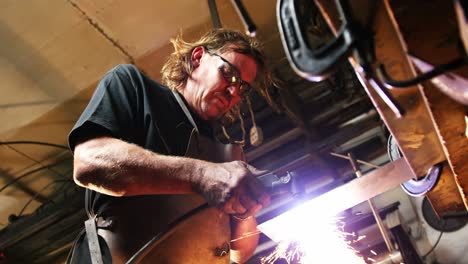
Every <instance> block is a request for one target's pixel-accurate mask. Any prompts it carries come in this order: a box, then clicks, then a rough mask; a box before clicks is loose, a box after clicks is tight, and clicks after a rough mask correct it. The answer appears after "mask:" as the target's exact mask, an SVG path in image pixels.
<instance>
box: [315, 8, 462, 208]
mask: <svg viewBox="0 0 468 264" xmlns="http://www.w3.org/2000/svg"><path fill="white" fill-rule="evenodd" d="M364 2H366V1H364V0H360V1H356V2H354V1H353V2H352V4H353V9H354V14H355V15H356V16H363V15H366V12H364V11H362V10H360V9H363V8H364V9H366V8H368V11H369V7H367V6H368V5H366V4H363V3H364ZM316 3H317V4H318V5H319V7H320V8H321V10H322V13H324V14H325V18H326V20H327V21H328V23H329V24H330V25H331V27H332V29H333V30H335V32H336V31H337V30H338V29H339V26H340V21H339V16H338V15H337V11H336V7H335V4H334V2H333V1H329V0H316ZM391 4H392V6H390V4H389V2H388V1H385V0H383V1H378V2H377V3H374V5H375V11H374V13H375V17H374V20H372V21H371V23H373V29H374V32H375V35H374V37H375V52H376V58H377V60H378V62H379V63H382V64H384V65H385V67H386V70H387V72H388V73H389V75H390V76H392V77H393V78H394V79H397V80H402V79H409V78H412V77H414V76H416V73H415V70H414V68H413V66H412V64H410V62H409V59H408V56H407V45H408V47H409V50H410V52H411V54H412V55H415V56H416V57H420V58H422V59H424V60H426V61H429V62H431V63H443V62H447V60H448V58H452V59H454V58H456V55H454V49H456V46H452V47H451V48H446V49H445V51H444V50H441V48H440V47H438V46H440V45H441V43H443V42H444V40H446V38H447V36H450V34H449V33H452V34H453V32H455V34H456V33H457V32H458V31H457V30H456V21H455V22H454V23H450V21H448V22H447V20H448V19H449V18H450V17H451V19H452V20H455V15H454V14H453V7H451V5H452V2H450V1H449V2H447V1H442V0H439V1H435V2H434V1H430V3H425V2H421V1H403V0H398V1H392V2H391ZM439 5H445V7H444V8H439V7H438V6H439ZM369 6H370V5H369ZM450 7H451V8H452V10H451V11H449V9H450ZM426 9H428V10H426ZM394 10H396V11H395V12H397V17H395V14H394ZM436 13H437V14H436ZM428 14H431V15H428ZM432 14H434V15H432ZM450 14H452V15H450ZM360 21H362V19H360ZM448 24H452V28H451V27H449V26H448ZM454 26H455V29H454V28H453V27H454ZM400 27H402V28H403V32H404V33H405V32H406V33H407V35H406V34H404V35H402V34H401V32H400ZM427 36H430V38H429V39H431V41H432V42H431V44H428V43H427V42H428V40H427V39H428V38H427ZM407 37H408V38H407ZM455 39H456V38H455ZM431 45H432V46H431ZM450 54H451V56H450ZM422 55H424V56H422ZM431 59H432V60H431ZM350 61H351V63H352V64H353V66H355V69H358V67H357V64H356V62H355V61H354V60H353V59H351V60H350ZM457 73H458V71H457ZM466 73H468V71H467V72H466ZM462 76H468V74H466V75H462ZM358 77H359V78H360V80H361V82H362V84H363V85H364V88H365V89H366V91H367V93H368V95H369V96H370V98H371V100H372V102H373V103H374V105H375V107H376V108H377V110H378V111H379V114H380V115H381V117H382V118H383V120H384V122H385V124H386V125H387V127H388V128H389V130H390V131H391V133H392V134H393V136H394V137H395V139H396V141H397V142H398V145H399V146H400V148H401V151H402V152H403V154H404V156H405V158H406V159H407V161H408V163H409V165H410V167H411V168H412V170H413V172H414V173H415V175H417V176H418V177H419V176H421V175H424V174H425V173H426V171H427V169H428V168H430V167H431V166H433V165H434V164H436V163H439V162H444V161H445V160H447V159H448V160H449V163H448V164H446V166H447V167H448V166H450V168H451V169H452V170H453V172H452V171H451V170H449V169H447V168H445V169H444V170H443V175H442V179H441V180H440V182H439V183H438V185H437V186H436V188H435V189H434V190H433V191H432V192H430V193H429V197H430V198H431V202H432V205H433V206H434V208H435V210H436V211H437V212H438V213H439V214H440V213H444V212H448V211H450V210H463V208H466V193H467V188H468V177H467V176H466V175H467V174H468V168H467V166H468V154H467V153H468V151H467V150H468V147H466V144H467V143H466V142H465V141H466V136H465V137H464V136H463V135H464V132H463V131H465V130H466V125H465V122H464V120H463V119H464V116H465V113H466V107H463V106H461V105H459V104H457V103H455V102H454V101H453V100H451V99H449V98H447V97H446V96H445V95H443V94H441V93H440V92H438V91H437V90H436V89H435V88H434V86H431V84H430V83H429V84H424V87H423V86H422V85H418V86H414V87H409V88H407V89H400V90H397V89H393V90H391V91H390V94H391V95H392V96H393V98H395V100H396V101H397V103H398V104H399V105H400V106H401V108H403V110H404V111H405V115H404V117H403V118H399V119H398V118H396V117H395V115H394V113H393V112H392V111H391V110H390V109H389V107H387V105H386V104H385V103H384V102H383V100H382V99H381V98H380V97H379V96H378V95H377V93H376V92H375V91H374V89H373V88H372V87H371V86H370V85H369V83H368V82H367V81H366V80H365V79H364V78H363V76H362V75H361V74H359V72H358ZM460 191H461V192H460ZM464 200H465V202H464Z"/></svg>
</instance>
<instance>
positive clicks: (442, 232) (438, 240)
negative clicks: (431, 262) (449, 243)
mask: <svg viewBox="0 0 468 264" xmlns="http://www.w3.org/2000/svg"><path fill="white" fill-rule="evenodd" d="M443 234H444V231H440V235H439V237H438V238H437V241H436V242H435V244H434V245H433V246H432V248H431V250H429V251H428V252H427V253H426V254H424V255H423V256H422V258H423V259H425V258H426V257H427V256H429V254H431V253H432V251H434V250H435V248H436V247H437V245H438V244H439V242H440V239H441V238H442V235H443Z"/></svg>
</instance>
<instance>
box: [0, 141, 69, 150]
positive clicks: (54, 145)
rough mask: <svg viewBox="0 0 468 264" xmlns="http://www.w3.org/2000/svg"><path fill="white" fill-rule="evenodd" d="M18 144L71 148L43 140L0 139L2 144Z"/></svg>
mask: <svg viewBox="0 0 468 264" xmlns="http://www.w3.org/2000/svg"><path fill="white" fill-rule="evenodd" d="M16 144H32V145H42V146H49V147H56V148H61V149H69V148H68V146H64V145H59V144H53V143H48V142H41V141H0V145H16Z"/></svg>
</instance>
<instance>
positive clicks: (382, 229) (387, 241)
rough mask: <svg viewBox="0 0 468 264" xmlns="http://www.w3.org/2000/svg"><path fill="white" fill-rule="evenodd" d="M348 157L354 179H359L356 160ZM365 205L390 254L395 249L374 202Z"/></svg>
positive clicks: (370, 200) (368, 201)
mask: <svg viewBox="0 0 468 264" xmlns="http://www.w3.org/2000/svg"><path fill="white" fill-rule="evenodd" d="M348 157H349V162H350V163H351V166H352V167H353V170H354V173H355V174H356V177H358V178H359V177H361V176H362V172H361V170H360V169H359V166H358V165H357V163H356V160H355V159H354V157H353V156H352V155H351V153H348ZM367 203H368V204H369V207H370V209H371V211H372V214H373V215H374V218H375V222H376V223H377V226H378V227H379V230H380V233H381V234H382V237H383V239H384V242H385V245H386V246H387V249H388V251H389V252H390V253H392V252H394V251H395V247H394V246H393V244H392V241H391V239H390V236H389V234H388V231H387V228H386V227H385V225H384V223H383V221H382V218H381V217H380V214H379V211H378V210H377V208H376V206H375V205H374V202H373V201H372V198H370V199H369V200H367Z"/></svg>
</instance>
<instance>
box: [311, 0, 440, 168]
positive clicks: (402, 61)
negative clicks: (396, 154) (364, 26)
mask: <svg viewBox="0 0 468 264" xmlns="http://www.w3.org/2000/svg"><path fill="white" fill-rule="evenodd" d="M331 2H332V1H325V0H323V1H320V0H319V1H317V3H318V4H319V5H320V6H321V9H322V10H323V11H324V12H325V14H336V11H335V10H334V8H335V7H334V6H333V5H332V4H331ZM358 2H360V1H358ZM353 4H354V2H353ZM359 6H361V8H366V7H365V6H366V5H364V4H361V5H359ZM373 6H375V10H374V12H375V16H374V19H373V20H372V21H371V23H373V29H374V32H375V35H374V38H375V52H376V57H377V59H378V61H379V62H381V63H383V64H384V65H385V66H386V68H387V70H388V72H389V73H390V75H391V76H394V77H395V78H397V79H406V78H411V77H414V76H415V73H414V69H413V68H412V67H411V65H410V64H409V61H408V58H407V56H406V51H405V47H404V45H403V43H402V41H401V36H400V34H399V31H398V28H397V25H396V23H395V21H394V18H393V16H392V13H391V10H390V9H389V6H388V3H386V1H378V2H377V3H374V5H373ZM355 9H356V10H358V9H359V8H357V7H356V8H355ZM354 14H355V15H359V14H364V15H366V14H365V12H362V11H360V12H359V11H355V12H354ZM366 16H367V15H366ZM338 18H339V17H338V16H336V15H334V17H328V18H327V20H328V21H329V22H330V23H331V26H332V28H333V29H334V30H335V31H337V30H338V29H339V26H340V25H339V23H340V22H339V21H338ZM351 62H352V63H353V64H354V65H353V66H355V68H356V69H357V68H358V66H357V65H356V63H355V61H354V60H351ZM357 74H358V78H359V79H360V80H361V83H362V84H363V86H364V88H365V90H366V92H367V93H368V95H369V96H370V98H371V100H372V102H373V103H374V105H375V107H376V108H377V110H378V111H379V114H380V116H381V117H382V118H383V120H384V121H385V123H386V125H387V127H388V129H389V130H390V131H391V133H392V134H393V135H394V137H395V139H396V141H397V142H398V145H399V146H400V149H401V151H402V152H403V154H404V157H405V158H406V159H407V161H408V163H409V164H410V167H411V169H412V170H413V172H414V174H415V175H416V176H422V175H425V174H426V172H427V170H428V169H429V168H430V167H431V166H433V165H434V164H437V163H439V162H442V161H444V160H445V156H444V153H443V151H442V146H441V144H440V142H439V139H438V137H437V133H436V130H435V128H434V125H433V123H432V120H431V116H430V113H429V112H428V110H427V108H426V106H425V104H424V100H423V97H422V94H421V92H420V88H419V87H417V86H414V87H411V88H408V89H404V90H391V91H390V94H391V95H392V96H393V98H395V100H396V101H397V102H398V104H399V105H400V106H401V108H402V109H403V110H404V111H405V115H404V116H403V117H402V118H397V117H396V116H395V114H394V112H393V111H392V110H391V109H390V108H389V107H388V106H387V105H386V104H385V103H384V101H383V100H382V99H381V98H380V96H379V95H378V94H377V92H376V91H375V90H374V89H373V88H372V87H371V86H370V84H369V83H368V82H367V81H366V80H365V78H363V76H362V74H361V73H359V72H357ZM421 153H424V155H421Z"/></svg>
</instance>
